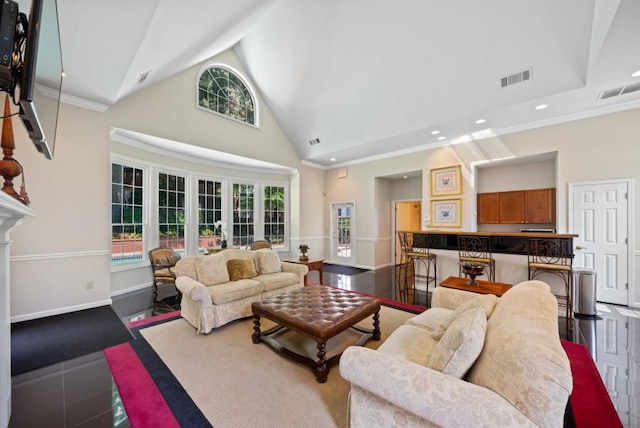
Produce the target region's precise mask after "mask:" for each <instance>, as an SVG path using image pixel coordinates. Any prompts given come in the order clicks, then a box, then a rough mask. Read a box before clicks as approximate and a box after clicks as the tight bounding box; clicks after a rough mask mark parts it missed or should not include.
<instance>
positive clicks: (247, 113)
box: [198, 64, 257, 126]
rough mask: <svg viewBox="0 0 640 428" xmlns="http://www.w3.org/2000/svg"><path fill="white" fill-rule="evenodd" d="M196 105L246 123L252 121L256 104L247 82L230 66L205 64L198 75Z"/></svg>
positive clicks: (252, 122) (254, 119) (254, 123)
mask: <svg viewBox="0 0 640 428" xmlns="http://www.w3.org/2000/svg"><path fill="white" fill-rule="evenodd" d="M198 107H201V108H204V109H207V110H210V111H212V112H214V113H219V114H222V115H225V116H228V117H230V118H232V119H235V120H238V121H240V122H244V123H248V124H249V125H254V126H255V125H257V123H256V116H257V114H256V103H255V101H254V97H253V94H252V91H251V90H250V88H249V85H248V84H247V83H246V82H245V80H244V79H242V77H240V75H239V74H238V73H237V72H236V71H235V70H233V69H232V68H231V67H228V66H224V65H222V64H213V65H208V66H206V67H205V68H204V69H203V70H202V71H201V72H200V76H199V77H198Z"/></svg>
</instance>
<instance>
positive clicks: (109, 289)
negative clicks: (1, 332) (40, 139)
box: [11, 51, 323, 321]
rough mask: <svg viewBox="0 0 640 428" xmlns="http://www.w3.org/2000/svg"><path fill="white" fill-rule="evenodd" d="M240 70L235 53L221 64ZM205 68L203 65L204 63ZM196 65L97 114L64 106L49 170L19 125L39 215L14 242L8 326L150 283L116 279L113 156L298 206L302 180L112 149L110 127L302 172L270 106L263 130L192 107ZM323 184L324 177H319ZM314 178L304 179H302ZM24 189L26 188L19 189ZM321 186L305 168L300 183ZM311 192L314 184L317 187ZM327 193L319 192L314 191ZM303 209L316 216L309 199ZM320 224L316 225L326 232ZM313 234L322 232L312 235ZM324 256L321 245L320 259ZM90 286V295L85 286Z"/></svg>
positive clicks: (142, 275)
mask: <svg viewBox="0 0 640 428" xmlns="http://www.w3.org/2000/svg"><path fill="white" fill-rule="evenodd" d="M215 60H216V61H223V62H225V63H227V64H229V65H231V66H233V67H234V68H236V69H238V70H240V71H244V70H243V69H242V66H241V64H240V62H239V61H238V60H237V57H236V56H235V53H233V51H227V52H225V53H223V54H221V55H220V56H218V57H217V58H216V59H215ZM203 64H204V63H203ZM199 69H200V65H199V66H196V67H192V68H190V69H189V70H187V71H185V72H183V73H180V74H178V75H175V76H173V77H171V78H169V79H167V80H166V81H164V82H161V83H159V84H157V85H154V86H151V87H149V88H145V89H144V90H142V91H140V92H139V93H137V94H135V95H133V96H131V97H129V98H127V99H125V100H123V101H122V102H120V103H119V104H117V105H116V106H113V107H112V108H110V109H109V110H107V111H105V112H103V113H100V112H96V111H92V110H88V109H84V108H79V107H74V106H71V105H68V104H61V110H60V115H59V122H58V135H57V143H56V149H55V156H54V160H53V161H49V160H46V159H45V158H44V157H43V156H42V155H40V154H39V153H37V152H36V150H35V149H34V147H33V145H32V143H31V142H30V141H29V140H28V138H27V135H26V132H25V131H24V129H23V127H22V125H21V124H20V123H19V122H18V120H17V119H15V120H14V122H13V124H14V126H13V127H14V133H15V138H16V151H15V158H16V159H17V160H19V161H20V162H21V163H22V165H23V167H24V170H25V177H26V182H27V190H28V192H29V196H30V198H31V201H32V204H31V208H32V209H33V210H34V211H36V212H37V215H36V216H35V217H34V218H31V219H28V220H26V221H25V223H24V224H23V225H22V227H20V228H18V229H16V231H15V233H13V234H12V239H13V244H12V253H11V254H12V256H11V318H12V321H20V320H25V319H31V318H38V317H42V316H47V315H53V314H57V313H64V312H69V311H72V310H79V309H84V308H88V307H95V306H100V305H104V304H109V303H110V301H111V296H112V295H114V294H119V293H122V292H124V291H127V290H131V289H136V288H141V287H147V286H150V284H151V275H150V271H149V270H148V268H146V267H145V268H138V269H132V270H125V271H118V272H114V273H113V274H112V272H111V233H110V230H111V218H110V212H111V209H110V156H111V152H112V151H113V152H114V153H120V154H123V155H126V156H133V157H137V158H139V159H142V160H148V161H153V162H157V163H159V164H162V165H167V166H171V167H175V168H181V169H184V170H187V171H192V172H203V173H207V174H215V175H218V174H219V175H221V176H224V177H235V178H260V179H262V180H272V179H273V180H281V179H284V180H289V182H290V186H291V189H292V195H291V197H292V200H293V201H296V203H298V204H300V205H301V201H300V198H299V196H298V195H297V194H293V191H294V190H295V191H296V192H297V191H298V190H299V187H300V184H299V181H300V179H299V178H298V177H296V176H291V177H289V176H284V175H281V174H279V175H275V176H268V177H265V175H264V174H262V173H255V172H253V173H252V172H250V171H244V170H240V169H237V168H227V169H225V168H220V167H214V166H212V165H207V164H205V163H199V162H188V161H184V160H178V159H171V158H167V157H164V156H161V155H158V154H155V153H152V152H148V151H143V150H140V149H136V148H133V147H130V146H126V145H124V144H119V143H115V142H112V141H110V129H111V127H118V128H123V129H128V130H131V131H136V132H142V133H149V134H151V135H155V136H158V137H163V138H169V139H174V140H178V141H182V142H187V143H192V144H198V145H202V146H204V147H210V148H213V149H216V150H220V151H224V152H228V153H233V154H237V155H241V156H247V157H251V158H254V159H260V160H263V161H268V162H272V163H276V164H280V165H284V166H287V167H290V168H294V169H297V168H299V167H301V163H300V161H299V159H298V157H297V155H296V153H295V151H294V150H293V148H292V146H291V145H290V144H289V142H288V140H287V138H286V136H285V135H284V133H283V132H282V130H281V129H280V127H279V125H278V123H277V121H276V120H275V119H274V117H273V115H272V114H271V112H270V111H269V109H268V107H267V106H266V104H265V103H264V102H263V101H262V99H261V98H260V96H259V95H258V100H259V105H260V106H261V109H260V126H259V128H254V127H251V126H247V125H244V124H241V123H237V122H235V121H231V120H228V119H225V118H223V117H220V116H218V115H215V114H211V113H208V112H206V111H202V110H200V109H198V108H196V95H195V88H196V76H197V73H198V71H199ZM322 175H323V174H322ZM307 176H308V177H309V178H306V177H307ZM16 181H17V183H18V185H19V183H20V179H19V178H18V180H16ZM304 181H306V182H310V183H313V182H316V183H319V182H322V181H323V177H318V173H317V172H315V171H312V170H311V169H309V172H308V173H307V174H306V175H305V179H304V180H303V182H304ZM312 185H313V184H312ZM316 187H318V188H319V189H321V186H318V185H317V184H316ZM303 198H304V199H303V201H304V202H305V204H304V205H305V206H306V207H307V208H306V210H307V212H308V213H309V214H310V215H313V213H314V212H315V211H314V209H315V206H314V204H313V203H312V201H314V200H315V199H316V198H315V197H314V196H312V195H311V194H310V195H308V196H303ZM292 212H293V213H294V218H292V224H294V225H296V226H295V227H294V228H293V229H292V230H291V234H292V236H300V233H301V232H300V230H297V229H300V227H301V225H302V224H303V223H301V222H300V221H299V219H298V218H299V216H300V214H299V213H298V212H299V208H298V207H297V206H294V207H293V208H292ZM322 222H323V220H321V219H317V218H316V219H314V221H313V223H312V224H322ZM305 233H309V235H311V236H313V235H314V234H315V233H317V231H316V229H315V228H314V227H313V226H311V227H310V228H308V232H305ZM319 250H321V248H318V246H316V251H319ZM89 281H92V282H93V286H92V288H91V289H87V283H88V282H89Z"/></svg>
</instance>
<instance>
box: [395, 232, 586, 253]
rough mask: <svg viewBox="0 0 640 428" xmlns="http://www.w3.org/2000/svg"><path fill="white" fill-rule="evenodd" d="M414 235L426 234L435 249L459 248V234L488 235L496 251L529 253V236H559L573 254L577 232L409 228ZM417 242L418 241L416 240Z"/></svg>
mask: <svg viewBox="0 0 640 428" xmlns="http://www.w3.org/2000/svg"><path fill="white" fill-rule="evenodd" d="M406 232H411V233H413V235H414V241H418V242H420V241H421V240H420V239H417V240H416V239H415V236H416V235H423V236H426V242H427V243H428V245H429V247H430V248H431V249H433V250H455V251H457V250H458V236H459V235H471V236H474V235H475V236H488V237H489V238H491V247H492V251H493V252H494V253H502V254H519V255H525V256H526V255H527V240H528V238H558V239H560V240H562V241H563V244H564V245H566V246H567V250H568V251H569V254H573V238H576V237H578V235H575V234H568V233H539V232H468V231H460V230H458V231H453V230H442V229H433V230H407V231H406ZM416 243H417V242H416Z"/></svg>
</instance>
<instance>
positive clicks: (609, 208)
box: [569, 181, 629, 305]
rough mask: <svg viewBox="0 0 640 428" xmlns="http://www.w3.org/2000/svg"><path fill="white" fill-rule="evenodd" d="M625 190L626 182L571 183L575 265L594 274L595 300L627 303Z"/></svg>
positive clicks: (571, 226) (626, 206)
mask: <svg viewBox="0 0 640 428" xmlns="http://www.w3.org/2000/svg"><path fill="white" fill-rule="evenodd" d="M628 187H629V184H628V183H627V182H626V181H611V182H593V183H578V184H572V185H571V190H570V192H571V193H572V202H573V207H572V213H571V219H572V224H570V225H569V227H570V230H571V231H572V232H573V233H576V234H578V235H579V236H578V238H576V239H575V240H574V244H575V249H574V253H575V258H574V266H575V267H582V268H587V269H593V270H595V272H596V281H597V282H596V284H597V292H596V299H597V300H598V301H601V302H607V303H614V304H619V305H627V304H628V288H629V248H628V229H629V219H628V213H629V211H628V203H629V202H628V199H627V197H628Z"/></svg>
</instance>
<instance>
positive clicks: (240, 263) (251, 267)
mask: <svg viewBox="0 0 640 428" xmlns="http://www.w3.org/2000/svg"><path fill="white" fill-rule="evenodd" d="M227 270H228V271H229V277H230V278H231V281H238V280H239V279H249V278H253V277H254V276H258V272H256V265H255V263H254V262H253V260H251V259H231V260H229V261H228V262H227Z"/></svg>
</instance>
